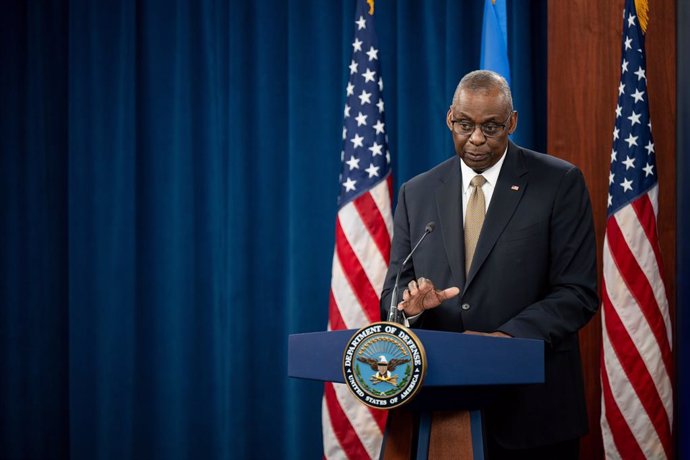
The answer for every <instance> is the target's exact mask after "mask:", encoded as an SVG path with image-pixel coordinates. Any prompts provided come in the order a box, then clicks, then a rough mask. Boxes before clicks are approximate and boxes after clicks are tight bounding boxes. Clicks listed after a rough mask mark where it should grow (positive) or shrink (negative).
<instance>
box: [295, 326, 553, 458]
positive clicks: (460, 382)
mask: <svg viewBox="0 0 690 460" xmlns="http://www.w3.org/2000/svg"><path fill="white" fill-rule="evenodd" d="M355 332H357V331H356V330H355V329H352V330H341V331H330V332H313V333H305V334H292V335H290V336H289V338H288V369H287V370H288V376H289V377H294V378H302V379H310V380H320V381H324V382H334V383H343V382H344V379H343V371H342V359H343V351H344V349H345V346H346V344H347V342H348V341H349V340H350V338H351V337H352V335H353V334H354V333H355ZM414 333H415V334H416V335H417V336H418V337H419V339H420V340H421V342H422V343H423V345H424V348H425V350H426V358H427V372H426V377H425V378H424V382H423V386H422V389H421V391H420V392H419V394H418V395H417V396H416V397H415V398H414V399H413V400H412V401H411V402H409V403H408V404H407V405H405V406H403V407H401V408H398V409H394V410H392V411H390V413H389V418H388V423H387V425H386V432H385V433H384V440H383V447H382V449H381V458H382V459H397V458H417V459H426V458H441V457H444V452H445V453H452V455H451V457H453V458H473V459H475V460H481V459H484V454H485V443H484V432H483V421H482V413H481V410H482V408H483V407H486V406H487V405H488V404H489V403H490V401H491V400H492V398H493V395H495V394H496V392H497V391H500V390H501V388H504V387H505V386H506V385H521V384H534V383H543V382H544V343H543V342H542V341H540V340H530V339H516V338H500V337H488V336H481V335H469V334H460V333H455V332H441V331H430V330H423V329H414Z"/></svg>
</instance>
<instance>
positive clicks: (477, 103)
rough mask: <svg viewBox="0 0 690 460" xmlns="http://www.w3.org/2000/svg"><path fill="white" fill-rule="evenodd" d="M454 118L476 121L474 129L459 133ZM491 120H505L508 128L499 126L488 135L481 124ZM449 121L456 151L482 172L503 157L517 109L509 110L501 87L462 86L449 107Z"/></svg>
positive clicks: (515, 125) (513, 126)
mask: <svg viewBox="0 0 690 460" xmlns="http://www.w3.org/2000/svg"><path fill="white" fill-rule="evenodd" d="M509 115H510V116H509ZM454 121H455V122H456V123H457V122H464V123H463V126H470V125H471V124H474V125H475V129H474V131H473V132H471V133H469V134H458V133H457V132H456V131H454V130H453V122H454ZM491 123H493V124H494V125H503V124H505V129H503V128H500V127H499V128H498V131H497V132H496V134H495V135H493V136H491V137H487V136H486V135H484V133H483V132H482V130H481V125H482V124H491ZM446 124H447V125H448V129H450V132H451V135H452V136H453V144H454V145H455V152H456V153H457V154H458V156H460V158H462V161H464V162H465V164H466V165H467V166H469V167H470V168H472V169H473V170H474V171H476V172H478V173H480V172H483V171H485V170H487V169H489V168H490V167H492V166H493V165H495V164H496V163H497V162H498V160H500V159H501V156H502V155H503V152H505V150H506V147H507V146H508V135H509V134H512V133H513V131H515V128H516V127H517V112H513V113H512V114H511V113H510V106H509V105H508V103H507V102H506V100H505V98H504V96H503V94H501V92H500V91H499V90H498V89H490V90H478V91H472V90H465V89H463V90H461V91H460V94H459V97H458V100H457V101H456V102H455V103H454V104H453V105H452V106H451V107H450V109H449V110H448V115H447V116H446ZM494 127H495V126H494Z"/></svg>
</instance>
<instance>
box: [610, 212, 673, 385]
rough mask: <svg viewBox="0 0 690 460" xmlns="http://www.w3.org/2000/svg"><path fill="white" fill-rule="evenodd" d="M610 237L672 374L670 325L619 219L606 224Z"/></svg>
mask: <svg viewBox="0 0 690 460" xmlns="http://www.w3.org/2000/svg"><path fill="white" fill-rule="evenodd" d="M606 235H607V238H608V241H609V246H610V247H611V258H612V259H613V260H614V261H615V263H616V266H617V267H618V270H619V272H620V273H621V277H622V278H623V279H624V280H625V283H626V286H627V288H628V291H629V292H630V294H631V295H632V296H633V297H634V298H635V300H636V301H637V304H638V305H639V307H640V310H641V311H642V314H643V315H644V317H645V318H646V319H647V322H648V323H649V327H650V328H651V329H652V332H653V333H654V338H655V339H656V341H657V343H658V344H659V349H660V350H661V358H662V360H663V362H664V366H665V367H666V372H669V371H670V369H671V367H672V357H671V345H670V344H669V343H668V338H667V337H668V336H667V335H666V334H665V331H666V324H665V323H664V318H663V316H661V310H660V309H659V304H658V303H657V301H656V297H654V291H653V290H652V287H651V285H650V284H649V280H648V279H647V276H646V275H645V274H644V272H643V271H642V268H641V267H640V264H639V263H638V262H637V259H636V258H635V255H634V254H633V253H632V251H631V250H630V248H629V247H628V245H627V243H626V241H625V238H624V237H623V232H622V231H621V229H620V227H619V226H618V222H617V221H616V219H615V218H610V219H608V221H607V222H606ZM652 246H654V245H653V244H652ZM669 375H670V374H669Z"/></svg>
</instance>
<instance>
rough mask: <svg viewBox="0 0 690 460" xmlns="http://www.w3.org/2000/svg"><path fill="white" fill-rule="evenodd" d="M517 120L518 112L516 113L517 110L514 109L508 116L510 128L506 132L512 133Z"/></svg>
mask: <svg viewBox="0 0 690 460" xmlns="http://www.w3.org/2000/svg"><path fill="white" fill-rule="evenodd" d="M517 122H518V113H517V111H515V112H513V114H512V115H511V116H510V129H509V130H508V134H513V133H514V132H515V129H516V128H517Z"/></svg>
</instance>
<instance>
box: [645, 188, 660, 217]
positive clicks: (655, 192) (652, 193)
mask: <svg viewBox="0 0 690 460" xmlns="http://www.w3.org/2000/svg"><path fill="white" fill-rule="evenodd" d="M647 193H648V194H649V199H650V200H651V201H652V207H653V208H654V217H655V218H658V217H659V184H658V183H657V184H656V185H655V186H654V187H652V188H650V189H649V192H647ZM657 222H658V221H657Z"/></svg>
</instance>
